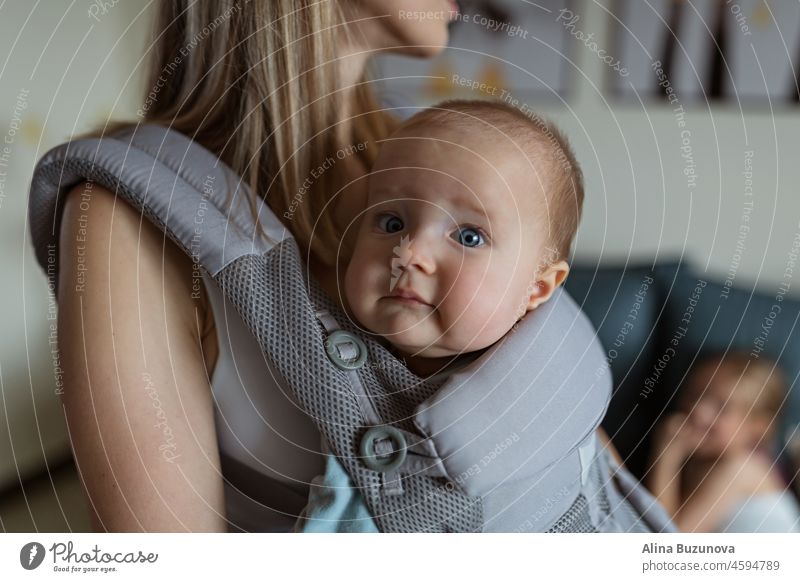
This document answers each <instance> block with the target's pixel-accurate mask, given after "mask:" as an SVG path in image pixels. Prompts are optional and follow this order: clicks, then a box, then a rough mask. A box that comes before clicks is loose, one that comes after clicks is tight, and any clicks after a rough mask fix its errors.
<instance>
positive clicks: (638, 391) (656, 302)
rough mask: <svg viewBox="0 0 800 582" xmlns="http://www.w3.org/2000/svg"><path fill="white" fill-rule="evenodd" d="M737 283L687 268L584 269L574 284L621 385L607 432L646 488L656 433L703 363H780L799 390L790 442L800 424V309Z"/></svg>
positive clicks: (574, 273) (793, 396)
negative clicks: (731, 354) (702, 356)
mask: <svg viewBox="0 0 800 582" xmlns="http://www.w3.org/2000/svg"><path fill="white" fill-rule="evenodd" d="M732 283H733V284H731V282H730V281H727V284H726V281H719V280H715V279H710V278H709V277H707V276H706V275H705V274H704V273H702V272H701V271H699V270H697V269H695V268H694V267H693V266H692V265H689V264H687V263H683V262H680V261H665V262H660V263H658V264H656V265H650V264H648V265H641V264H640V265H633V266H630V265H629V266H625V267H615V266H605V265H602V266H598V265H591V266H590V265H581V264H575V265H573V268H572V270H571V271H570V274H569V276H568V277H567V280H566V281H565V284H564V285H565V288H566V289H567V291H568V292H569V293H570V295H571V296H572V297H573V298H574V299H575V300H576V301H577V302H578V304H579V305H580V306H581V308H582V309H583V311H584V312H585V313H586V314H587V315H588V317H589V319H590V320H591V321H592V323H593V324H594V326H595V328H596V329H597V333H598V337H599V339H600V342H601V343H602V344H603V346H604V348H605V349H606V355H607V357H608V359H609V362H610V366H611V370H612V374H613V377H614V394H613V397H612V401H611V406H610V409H609V412H608V415H607V416H606V419H605V421H604V422H603V426H604V427H605V429H606V431H607V432H608V433H609V435H610V436H611V439H612V441H613V443H614V445H615V446H616V447H617V448H618V450H619V451H620V454H621V455H622V456H623V458H624V459H625V462H626V464H627V465H628V466H629V467H630V469H631V470H632V472H633V473H634V474H636V475H637V476H639V477H640V478H641V476H642V475H643V473H644V471H645V470H646V466H647V458H648V452H649V451H648V449H649V446H650V435H651V432H652V427H653V425H654V423H655V422H656V421H657V420H658V419H659V417H660V416H661V415H662V414H663V413H664V411H668V410H670V409H671V408H672V406H673V405H674V401H675V398H674V397H675V394H676V392H677V390H678V389H679V388H680V385H681V382H682V379H683V377H684V375H685V373H686V371H687V369H688V368H689V366H690V364H691V363H692V361H693V360H694V358H695V356H696V355H697V354H698V353H701V352H706V351H719V350H722V351H724V350H742V351H745V352H747V353H754V352H757V353H759V357H768V358H770V359H772V360H775V361H777V362H778V365H779V366H780V367H781V369H782V370H783V372H784V373H785V375H786V377H787V379H788V381H789V383H790V384H791V386H792V389H791V390H790V393H789V398H788V400H787V403H786V407H785V409H784V414H783V418H782V420H781V423H782V424H781V426H782V429H781V430H780V434H781V435H784V434H785V432H786V429H787V428H790V427H793V426H795V425H797V424H800V394H798V391H797V390H795V389H794V386H795V385H796V384H797V377H798V372H800V334H798V333H795V328H796V326H797V323H798V317H800V301H797V300H793V299H790V297H789V295H786V294H785V293H784V294H782V295H781V300H777V299H776V296H777V295H779V289H778V286H777V285H776V286H775V289H774V292H773V293H764V292H758V291H754V290H753V289H752V288H748V283H749V282H748V281H745V280H744V279H742V278H736V279H734V280H733V282H732ZM784 291H785V290H784ZM774 305H778V306H779V308H778V309H779V310H780V311H779V313H777V311H778V310H777V309H775V308H774V307H773V306H774ZM762 326H763V327H762ZM765 330H766V331H765ZM759 350H760V352H759Z"/></svg>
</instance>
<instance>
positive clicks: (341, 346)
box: [325, 329, 367, 370]
mask: <svg viewBox="0 0 800 582" xmlns="http://www.w3.org/2000/svg"><path fill="white" fill-rule="evenodd" d="M325 351H326V352H327V354H328V359H329V360H330V361H331V362H333V363H334V364H335V365H336V366H337V367H338V368H341V369H342V370H358V369H359V368H360V367H361V366H363V365H364V362H366V361H367V346H366V345H364V342H363V341H361V338H359V337H358V336H356V335H354V334H352V333H350V332H349V331H344V330H343V329H337V330H336V331H334V332H333V333H331V335H329V336H328V339H327V340H326V341H325ZM353 351H354V352H355V355H354V356H350V355H349V352H353Z"/></svg>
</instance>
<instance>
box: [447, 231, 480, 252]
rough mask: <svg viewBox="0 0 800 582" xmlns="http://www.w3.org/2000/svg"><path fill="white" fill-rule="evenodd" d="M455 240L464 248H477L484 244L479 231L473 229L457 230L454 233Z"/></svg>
mask: <svg viewBox="0 0 800 582" xmlns="http://www.w3.org/2000/svg"><path fill="white" fill-rule="evenodd" d="M454 234H455V235H457V238H456V237H454V238H456V240H457V241H458V242H459V243H461V244H462V245H464V246H465V247H472V248H474V247H478V246H481V245H482V244H484V241H483V236H481V233H480V231H479V230H477V229H474V228H459V229H458V230H457V231H456V232H455V233H454Z"/></svg>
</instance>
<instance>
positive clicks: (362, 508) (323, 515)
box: [294, 443, 378, 533]
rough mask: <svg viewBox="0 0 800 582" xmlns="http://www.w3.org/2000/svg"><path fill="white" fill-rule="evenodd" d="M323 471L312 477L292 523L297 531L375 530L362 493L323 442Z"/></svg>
mask: <svg viewBox="0 0 800 582" xmlns="http://www.w3.org/2000/svg"><path fill="white" fill-rule="evenodd" d="M322 448H323V452H325V453H326V455H327V456H326V459H325V473H324V474H323V475H319V476H317V477H314V478H313V479H312V480H311V488H310V490H309V494H308V504H307V505H306V507H305V508H304V509H303V512H302V514H301V516H300V519H298V520H297V523H296V524H295V528H294V531H295V532H297V533H378V528H377V527H376V526H375V522H374V521H373V520H372V515H370V513H369V509H367V505H366V503H364V499H363V497H361V494H360V493H359V492H358V490H357V489H356V488H355V487H353V481H352V480H351V479H350V475H348V474H347V471H345V469H344V467H343V466H342V464H341V463H340V462H339V460H338V459H337V458H336V456H335V455H333V454H331V452H330V450H329V449H328V446H327V445H326V444H325V443H323V447H322Z"/></svg>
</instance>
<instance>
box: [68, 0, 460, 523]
mask: <svg viewBox="0 0 800 582" xmlns="http://www.w3.org/2000/svg"><path fill="white" fill-rule="evenodd" d="M185 4H187V3H183V2H177V1H174V2H170V1H163V2H162V3H161V5H160V8H159V14H158V17H157V23H156V30H157V31H158V32H157V34H156V35H155V41H154V44H153V45H152V46H151V47H150V49H149V50H150V52H151V53H152V54H151V63H150V72H149V83H148V89H147V93H148V97H147V99H146V100H145V104H144V107H143V111H142V112H143V113H144V114H145V121H146V122H149V123H156V124H160V125H165V126H169V127H171V128H173V129H176V130H178V131H180V132H182V133H184V134H185V135H187V136H190V137H191V138H192V139H194V140H196V141H198V142H199V143H201V144H202V145H204V146H205V147H207V148H208V149H210V150H211V151H213V152H215V153H217V154H218V155H219V156H220V158H221V159H223V160H224V161H225V162H227V163H228V164H229V165H230V166H231V167H232V168H234V169H235V170H236V171H237V172H238V173H239V174H240V175H241V176H243V177H244V178H245V179H246V180H248V182H249V183H250V184H251V185H252V187H253V191H256V192H262V193H264V195H265V197H266V200H267V202H268V204H269V205H270V207H271V208H272V209H273V210H274V212H275V214H276V215H277V216H284V213H285V212H286V211H287V210H288V209H289V208H290V205H291V204H292V201H293V197H294V195H295V193H296V192H297V191H298V190H299V189H300V186H301V185H302V184H303V182H304V181H305V180H306V178H307V176H308V175H309V171H310V170H311V169H312V168H314V167H316V166H317V165H318V161H319V160H323V159H324V158H325V157H326V156H327V155H329V154H330V153H331V152H335V151H337V150H338V149H339V148H340V147H343V146H345V145H347V144H355V143H361V142H364V141H367V140H369V141H373V142H374V140H376V139H380V138H381V137H383V136H385V135H386V134H387V133H388V131H389V130H390V129H391V127H392V119H391V118H389V117H388V115H385V114H383V113H375V114H373V113H371V112H372V111H373V110H377V109H378V108H377V107H375V106H374V104H373V100H372V97H371V89H370V87H369V86H368V85H367V84H366V83H365V81H364V79H365V72H366V65H367V61H368V59H369V57H371V56H372V55H374V54H375V53H377V52H379V51H383V50H391V51H394V52H401V53H405V54H407V55H413V56H418V57H430V56H433V55H435V54H437V53H439V52H440V51H441V50H442V48H443V47H444V46H446V44H447V24H448V21H447V19H445V18H434V19H425V20H412V19H406V18H403V17H402V16H401V15H402V14H404V13H405V12H412V11H427V12H430V11H432V10H438V11H440V13H441V14H443V15H448V14H451V12H450V11H451V10H453V9H454V3H453V2H450V1H448V0H440V1H439V2H438V3H437V5H436V6H434V5H433V3H431V2H430V1H429V0H348V1H343V2H335V1H333V0H329V1H322V2H311V1H308V2H297V0H270V2H245V1H243V0H238V1H236V0H230V1H224V2H220V1H219V0H199V1H195V2H191V3H189V5H188V6H185ZM453 14H454V13H453ZM204 26H205V27H206V29H205V30H204V28H203V27H204ZM212 28H213V30H212V31H211V32H210V33H209V32H208V31H209V30H211V29H212ZM184 53H185V55H184ZM374 154H375V148H374V147H372V148H367V149H366V150H365V151H364V152H363V153H359V154H358V155H351V156H348V157H347V158H346V159H345V160H344V161H343V162H341V163H337V164H336V165H335V166H334V167H333V168H332V169H331V170H330V171H329V172H326V173H325V175H324V176H322V179H321V180H319V181H318V182H316V184H315V186H314V188H313V190H312V191H311V193H309V194H308V195H307V201H308V203H307V204H299V205H297V206H296V209H295V210H294V212H293V213H292V219H291V220H288V221H286V225H287V227H288V228H289V229H290V230H291V232H292V234H293V235H294V236H295V238H296V239H297V241H298V243H300V244H301V248H303V250H304V251H307V252H308V253H309V256H310V260H309V268H310V271H311V273H312V274H313V275H314V276H315V277H316V278H317V280H318V281H319V282H320V283H321V284H322V285H323V287H324V288H325V289H326V290H327V291H328V293H329V294H330V296H331V297H333V298H338V296H339V293H338V292H337V286H336V275H335V273H336V264H335V261H336V256H335V251H336V249H337V246H338V245H337V244H336V241H338V240H339V238H340V234H341V233H342V232H343V231H344V229H345V227H346V226H347V225H349V224H350V222H351V221H352V220H353V218H354V217H355V216H356V214H357V212H358V211H359V210H360V208H361V207H362V192H363V190H362V188H363V182H362V181H359V180H358V178H360V177H361V176H362V175H363V174H364V173H365V171H366V168H367V167H368V166H369V164H370V161H371V158H372V156H374ZM278 168H280V169H281V171H280V172H279V173H278V172H276V169H278ZM350 182H354V185H353V186H352V187H351V188H349V189H347V190H346V191H345V192H343V194H342V195H340V196H339V197H337V198H336V199H333V196H332V193H334V192H337V191H338V190H339V189H340V187H341V186H342V185H345V184H348V183H350ZM87 197H90V199H91V203H90V204H88V205H85V204H84V205H82V200H85V199H86V198H87ZM327 203H332V204H333V211H332V212H329V213H323V212H322V209H323V208H324V207H325V205H326V204H327ZM65 204H66V208H65V212H64V219H63V222H62V227H61V238H60V243H59V244H60V247H61V248H60V263H61V265H62V267H61V273H62V275H61V276H60V278H59V281H58V298H59V320H58V324H59V339H60V346H61V350H62V361H63V362H64V369H65V377H64V382H65V386H66V387H67V388H66V390H65V394H64V404H65V410H66V418H67V423H68V427H69V431H70V435H71V440H72V446H73V448H74V453H75V458H76V461H77V464H78V468H79V472H80V475H81V478H82V481H83V484H84V487H85V489H86V492H87V498H88V499H89V501H90V507H91V512H92V520H93V527H94V528H95V529H96V530H98V531H103V530H107V531H140V530H143V531H225V530H226V527H227V520H226V499H227V505H228V507H227V509H228V518H229V519H230V520H232V521H233V522H235V523H237V522H238V523H239V526H240V527H243V528H252V529H262V530H269V529H287V530H288V529H289V527H290V518H289V517H288V516H287V515H286V514H292V513H294V515H297V510H298V508H297V501H296V500H297V499H298V498H299V497H298V493H297V492H298V491H299V493H300V497H301V496H302V491H303V489H304V488H305V489H306V490H307V487H308V485H307V484H308V483H309V482H310V481H311V478H312V477H313V476H314V475H317V474H319V473H321V471H322V468H323V460H322V458H321V457H320V455H319V454H318V451H319V448H320V442H319V433H318V431H317V430H316V428H315V427H314V425H313V423H312V422H311V421H310V419H308V418H307V417H305V415H303V414H302V413H301V412H300V411H299V410H298V409H297V407H296V405H294V404H293V403H291V401H290V400H289V399H288V398H287V397H286V396H285V395H283V394H280V393H279V391H278V390H277V388H275V387H273V392H275V394H270V395H269V396H268V399H269V402H268V403H267V405H265V406H263V407H262V408H261V409H260V410H261V411H264V413H265V414H268V413H270V412H271V414H270V417H269V418H268V419H266V422H265V419H262V418H259V413H258V411H256V409H257V408H258V404H257V403H256V405H255V406H254V405H253V404H252V403H250V402H248V400H249V399H251V398H252V397H253V396H252V395H253V394H255V393H257V392H259V389H263V386H262V385H263V383H264V382H265V380H264V379H265V378H266V379H269V377H270V376H269V373H268V371H266V369H265V368H264V366H265V365H264V362H263V359H261V357H260V354H258V352H257V351H253V352H252V357H251V358H249V361H245V362H238V363H236V364H235V365H234V366H233V368H234V369H233V371H229V372H228V375H227V376H226V377H225V378H220V379H219V383H220V392H221V393H220V394H219V395H216V394H213V393H212V388H211V386H210V384H209V382H210V379H214V380H217V378H215V373H216V371H217V370H215V367H216V364H217V363H218V360H219V357H220V345H221V342H223V344H222V345H238V344H239V343H242V342H244V343H247V342H248V340H247V339H244V336H243V335H242V334H240V333H239V330H235V331H231V332H230V333H231V334H232V336H231V338H228V337H226V336H227V334H228V333H229V332H228V330H226V329H223V330H220V329H218V326H217V321H218V322H222V323H223V326H224V327H228V326H229V325H235V324H231V323H230V319H231V318H235V317H236V316H235V315H227V316H226V314H225V313H218V314H216V319H217V321H215V314H214V313H213V311H212V308H211V303H210V301H211V299H210V298H209V296H208V292H207V291H206V288H205V286H201V287H200V293H199V299H193V297H196V296H197V295H198V293H197V287H196V282H195V284H194V285H193V264H192V262H191V259H190V258H189V257H188V256H187V255H185V254H184V253H183V252H182V251H180V250H179V249H178V248H177V247H176V246H175V245H173V244H172V243H171V242H170V241H169V240H166V239H165V238H164V236H163V235H162V234H161V232H160V231H159V230H157V229H156V227H154V226H153V225H152V224H150V223H149V222H148V221H147V220H142V217H141V216H140V215H139V214H138V213H137V212H135V211H134V210H133V209H132V208H130V207H127V206H126V205H125V204H116V203H115V197H114V195H113V193H111V192H108V191H107V190H105V189H103V188H101V187H100V186H97V185H92V184H86V185H81V186H79V187H77V188H75V189H74V190H73V191H72V192H71V193H70V194H69V195H68V196H67V200H66V202H65ZM318 219H319V221H318V222H317V220H318ZM315 222H316V224H315ZM312 229H313V236H312ZM351 230H353V229H351ZM132 249H136V250H135V253H134V252H133V250H132ZM67 262H68V263H67ZM79 263H80V265H81V268H80V269H81V270H78V269H77V268H68V267H66V266H65V264H69V265H72V266H75V265H78V264H79ZM224 340H227V341H224ZM237 342H238V343H237ZM259 360H260V361H259ZM248 366H249V368H252V369H253V372H252V374H251V375H250V378H259V384H253V385H251V386H250V389H249V390H248V389H247V386H245V387H244V390H243V391H242V392H240V393H239V394H237V395H236V396H233V397H231V395H230V394H229V393H228V392H230V390H231V389H233V385H234V384H238V382H237V380H238V378H237V376H238V375H240V374H241V373H242V372H240V371H239V370H238V369H236V368H241V367H245V368H246V367H248ZM267 381H268V380H267ZM215 383H216V382H215ZM253 386H255V387H256V388H257V389H256V388H254V387H253ZM217 396H218V398H217ZM226 398H228V399H230V398H233V399H234V402H225V401H224V400H225V399H226ZM215 399H222V402H217V407H216V410H217V411H218V412H219V414H218V422H217V424H218V426H217V427H216V428H215V404H214V400H215ZM156 404H157V406H154V405H156ZM237 414H239V415H242V416H243V417H241V418H231V416H235V415H237ZM248 414H249V417H248ZM231 423H232V424H233V425H234V426H231ZM253 423H255V424H257V425H258V426H259V430H260V432H258V434H256V435H251V438H250V439H249V440H248V438H247V437H246V436H242V434H241V433H242V432H243V428H242V427H243V424H250V426H252V424H253ZM267 424H269V425H271V426H270V427H266V426H265V425H267ZM217 431H219V433H220V435H219V437H220V441H221V442H220V447H221V448H222V466H221V460H220V453H219V451H218V441H217ZM244 432H246V431H244ZM226 449H227V450H226ZM256 449H258V450H256ZM254 451H255V452H254ZM261 452H264V454H261ZM165 453H169V454H165ZM254 455H258V456H259V459H254V458H253V457H254ZM222 469H225V470H224V471H223V470H222ZM265 472H268V473H270V474H272V475H273V476H275V477H277V479H279V481H273V480H271V479H268V478H261V483H262V485H263V486H255V485H254V484H253V483H254V479H252V477H255V482H258V478H260V477H261V475H260V474H259V473H265ZM223 475H224V477H225V478H226V479H229V480H230V481H233V482H234V483H233V485H231V484H225V483H224V480H223ZM243 483H244V484H249V487H246V488H245V489H248V490H246V491H237V489H242V488H243V487H242V486H241V484H243ZM281 483H282V485H281ZM237 484H239V486H238V487H237V486H236V485H237ZM287 484H288V485H287ZM264 491H266V493H264ZM259 501H261V502H262V503H259ZM262 504H264V505H268V506H271V507H273V508H275V509H276V511H268V510H265V509H264V508H262ZM235 523H234V524H233V526H231V529H238V528H237V527H235Z"/></svg>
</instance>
